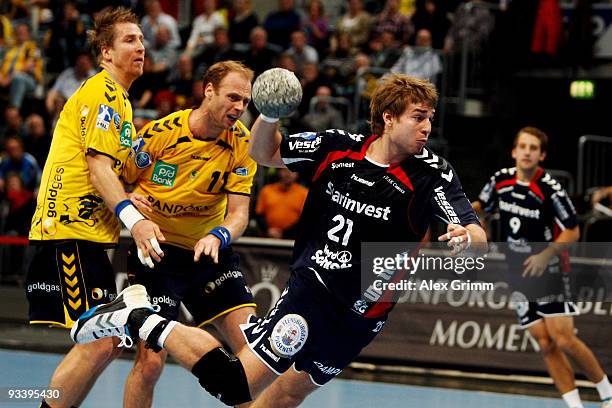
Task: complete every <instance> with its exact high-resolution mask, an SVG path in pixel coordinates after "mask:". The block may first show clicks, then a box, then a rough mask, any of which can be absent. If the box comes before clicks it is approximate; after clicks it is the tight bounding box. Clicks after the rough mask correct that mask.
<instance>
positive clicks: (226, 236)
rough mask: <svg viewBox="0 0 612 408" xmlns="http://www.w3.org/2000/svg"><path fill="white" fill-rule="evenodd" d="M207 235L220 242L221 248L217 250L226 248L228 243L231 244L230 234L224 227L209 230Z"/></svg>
mask: <svg viewBox="0 0 612 408" xmlns="http://www.w3.org/2000/svg"><path fill="white" fill-rule="evenodd" d="M208 233H209V234H211V235H214V236H215V237H217V238H219V241H221V246H220V247H219V249H223V248H225V247H227V246H228V245H229V244H230V242H232V234H230V232H229V230H228V229H227V228H225V227H215V228H213V229H211V230H210V231H209V232H208Z"/></svg>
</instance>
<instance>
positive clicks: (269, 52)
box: [237, 27, 279, 76]
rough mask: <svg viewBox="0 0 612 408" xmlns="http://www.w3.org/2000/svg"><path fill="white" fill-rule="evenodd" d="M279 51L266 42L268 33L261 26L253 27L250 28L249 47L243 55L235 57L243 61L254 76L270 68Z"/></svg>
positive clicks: (274, 62)
mask: <svg viewBox="0 0 612 408" xmlns="http://www.w3.org/2000/svg"><path fill="white" fill-rule="evenodd" d="M278 56H279V53H278V51H276V49H275V48H273V47H271V46H270V45H269V44H268V33H267V32H266V30H264V29H263V28H262V27H255V28H254V29H253V30H251V35H250V47H249V49H248V50H247V51H246V53H245V54H244V55H241V56H239V57H238V58H237V59H239V60H242V61H244V63H245V64H246V65H247V66H248V67H249V68H251V69H252V70H253V71H254V72H255V76H257V75H259V74H261V73H262V72H264V71H265V70H267V69H270V68H272V67H273V66H274V64H276V60H277V59H278Z"/></svg>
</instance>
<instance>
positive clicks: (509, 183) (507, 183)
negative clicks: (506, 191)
mask: <svg viewBox="0 0 612 408" xmlns="http://www.w3.org/2000/svg"><path fill="white" fill-rule="evenodd" d="M515 184H516V178H512V179H510V180H504V181H500V182H499V183H496V184H495V190H498V191H499V189H501V188H504V187H506V186H513V185H515Z"/></svg>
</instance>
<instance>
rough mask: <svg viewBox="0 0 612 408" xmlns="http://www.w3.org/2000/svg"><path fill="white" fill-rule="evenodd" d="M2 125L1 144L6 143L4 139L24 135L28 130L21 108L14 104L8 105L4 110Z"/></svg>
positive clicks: (0, 129) (0, 132)
mask: <svg viewBox="0 0 612 408" xmlns="http://www.w3.org/2000/svg"><path fill="white" fill-rule="evenodd" d="M0 126H2V127H1V128H0V144H4V141H5V140H6V139H7V138H9V137H11V136H17V137H19V138H21V137H23V136H24V134H25V131H26V129H25V126H24V124H23V117H22V116H21V113H20V112H19V109H17V108H15V107H14V106H8V107H7V108H6V109H5V110H4V124H2V125H0Z"/></svg>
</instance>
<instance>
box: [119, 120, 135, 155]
mask: <svg viewBox="0 0 612 408" xmlns="http://www.w3.org/2000/svg"><path fill="white" fill-rule="evenodd" d="M119 142H120V143H121V146H123V147H129V148H130V149H131V148H132V124H131V123H130V122H127V121H126V122H123V125H121V133H120V134H119Z"/></svg>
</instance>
